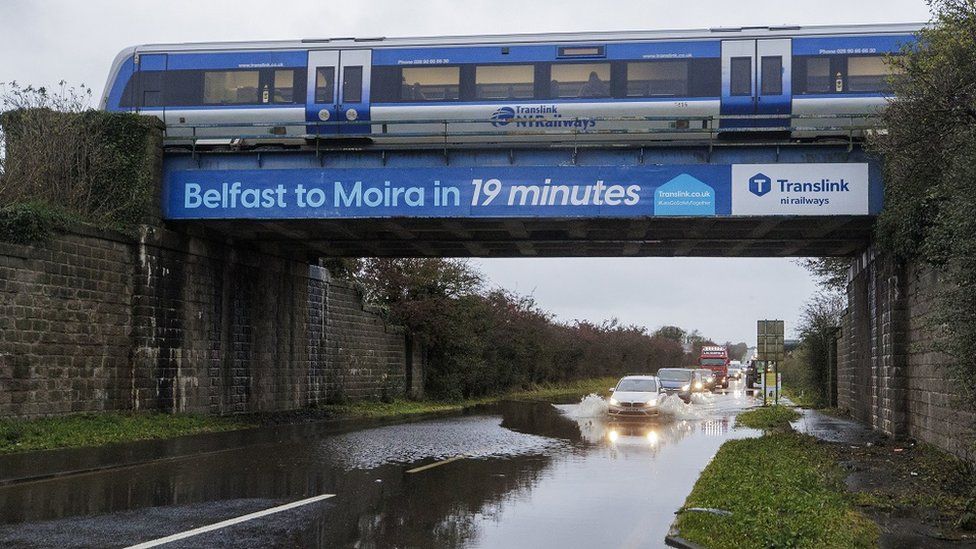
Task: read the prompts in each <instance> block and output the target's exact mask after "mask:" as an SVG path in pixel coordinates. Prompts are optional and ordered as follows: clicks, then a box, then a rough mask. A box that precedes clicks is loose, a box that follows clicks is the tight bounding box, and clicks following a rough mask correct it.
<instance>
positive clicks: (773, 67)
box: [721, 38, 793, 128]
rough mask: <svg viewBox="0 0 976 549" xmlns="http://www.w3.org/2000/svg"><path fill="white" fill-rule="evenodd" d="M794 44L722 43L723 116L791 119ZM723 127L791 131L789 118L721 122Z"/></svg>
mask: <svg viewBox="0 0 976 549" xmlns="http://www.w3.org/2000/svg"><path fill="white" fill-rule="evenodd" d="M792 49H793V48H792V41H791V40H790V39H789V38H776V39H767V40H724V41H723V42H722V110H721V112H722V114H723V115H764V114H765V115H789V114H790V113H791V112H792V101H793V94H792V79H791V68H792V59H793V53H792ZM721 126H722V127H726V128H745V127H753V128H754V127H764V128H765V127H768V128H774V127H789V126H790V120H789V118H785V117H784V118H768V119H762V118H758V117H757V118H754V119H738V120H737V119H732V120H722V124H721Z"/></svg>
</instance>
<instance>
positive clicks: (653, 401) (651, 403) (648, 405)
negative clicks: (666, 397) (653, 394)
mask: <svg viewBox="0 0 976 549" xmlns="http://www.w3.org/2000/svg"><path fill="white" fill-rule="evenodd" d="M644 406H647V407H648V408H650V407H651V406H657V399H652V400H648V401H647V402H646V403H644Z"/></svg>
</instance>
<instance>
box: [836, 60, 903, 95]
mask: <svg viewBox="0 0 976 549" xmlns="http://www.w3.org/2000/svg"><path fill="white" fill-rule="evenodd" d="M898 72H899V71H898V70H897V69H896V68H895V67H893V66H892V65H891V64H890V63H888V62H887V60H886V59H885V57H884V56H881V55H869V56H860V57H849V58H848V59H847V91H849V92H855V93H856V92H874V91H884V90H887V89H888V79H889V78H890V77H891V76H892V75H895V74H897V73H898Z"/></svg>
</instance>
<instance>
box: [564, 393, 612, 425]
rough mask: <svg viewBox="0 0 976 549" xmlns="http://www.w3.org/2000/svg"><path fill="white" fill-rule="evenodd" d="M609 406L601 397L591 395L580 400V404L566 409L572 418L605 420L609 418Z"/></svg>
mask: <svg viewBox="0 0 976 549" xmlns="http://www.w3.org/2000/svg"><path fill="white" fill-rule="evenodd" d="M608 408H609V405H608V404H607V401H606V400H604V399H603V397H601V396H600V395H597V394H594V393H590V394H588V395H586V396H585V397H583V398H582V399H581V400H580V403H579V404H577V405H575V406H572V407H566V408H565V412H566V415H568V416H569V417H571V418H574V419H583V418H603V417H607V410H608Z"/></svg>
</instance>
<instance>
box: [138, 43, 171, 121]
mask: <svg viewBox="0 0 976 549" xmlns="http://www.w3.org/2000/svg"><path fill="white" fill-rule="evenodd" d="M166 62H167V56H166V54H165V53H151V54H146V53H143V54H139V64H138V69H137V70H138V73H139V75H138V83H139V85H138V87H137V89H136V93H137V94H138V96H137V97H136V101H135V104H136V105H137V107H136V110H137V111H138V112H143V111H146V112H147V114H154V115H156V116H158V117H159V118H160V120H162V121H163V122H165V121H166V103H165V102H164V100H163V77H164V76H165V74H166Z"/></svg>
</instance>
